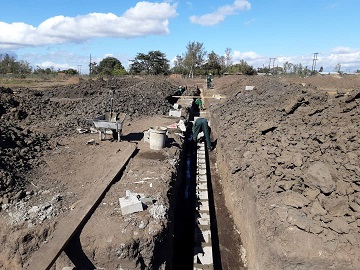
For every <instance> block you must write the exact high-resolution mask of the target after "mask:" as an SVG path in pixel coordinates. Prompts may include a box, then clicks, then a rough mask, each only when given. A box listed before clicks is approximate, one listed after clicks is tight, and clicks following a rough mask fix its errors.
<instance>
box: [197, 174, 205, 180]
mask: <svg viewBox="0 0 360 270" xmlns="http://www.w3.org/2000/svg"><path fill="white" fill-rule="evenodd" d="M197 180H198V181H199V182H207V175H206V174H199V175H198V176H197Z"/></svg>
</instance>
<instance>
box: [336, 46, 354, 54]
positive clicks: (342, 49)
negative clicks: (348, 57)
mask: <svg viewBox="0 0 360 270" xmlns="http://www.w3.org/2000/svg"><path fill="white" fill-rule="evenodd" d="M331 52H332V53H335V54H349V53H354V52H356V50H355V49H353V48H350V47H341V46H340V47H336V48H333V49H332V50H331Z"/></svg>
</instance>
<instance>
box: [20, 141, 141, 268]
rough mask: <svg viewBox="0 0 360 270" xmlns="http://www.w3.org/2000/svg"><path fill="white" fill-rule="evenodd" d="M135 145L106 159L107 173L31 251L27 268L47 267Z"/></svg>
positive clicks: (89, 211) (94, 204) (88, 213)
mask: <svg viewBox="0 0 360 270" xmlns="http://www.w3.org/2000/svg"><path fill="white" fill-rule="evenodd" d="M136 148H137V147H136V145H135V144H130V145H128V146H127V148H126V149H125V150H123V151H120V152H119V155H118V154H116V155H114V156H113V157H111V158H110V159H109V160H107V161H106V164H107V166H109V170H108V172H107V174H106V175H104V177H102V178H101V179H100V180H99V181H96V182H95V183H94V186H93V187H91V188H89V194H86V197H84V198H82V200H80V201H79V203H77V205H76V208H75V209H74V210H72V211H71V212H70V213H69V214H68V216H67V217H65V218H64V219H62V220H61V221H60V222H59V224H58V225H57V227H56V230H55V231H54V233H53V234H52V235H51V238H49V239H47V242H46V243H44V244H43V245H42V246H41V247H40V248H39V249H38V250H37V251H35V252H34V254H33V255H32V257H31V259H30V260H29V262H28V267H27V268H26V269H28V270H43V269H44V270H48V269H50V267H51V266H52V265H53V264H54V262H55V261H56V259H57V258H58V257H59V255H60V254H61V252H62V251H63V250H64V249H65V248H66V246H67V244H68V243H69V241H70V240H71V238H72V237H73V236H74V235H75V233H76V232H77V230H78V229H79V228H80V227H81V226H82V225H83V222H84V221H85V220H86V219H87V218H88V217H89V215H91V214H92V212H93V211H94V210H95V209H96V207H97V206H98V204H99V203H100V202H101V200H102V197H103V195H104V194H105V193H106V191H107V189H108V187H109V186H110V185H111V184H112V183H113V181H114V180H115V179H116V178H117V177H118V175H119V174H120V172H121V171H122V170H123V169H124V167H125V165H126V163H127V162H128V160H129V159H130V158H131V156H132V154H133V153H134V151H135V150H136Z"/></svg>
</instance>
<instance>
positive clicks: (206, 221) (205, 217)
mask: <svg viewBox="0 0 360 270" xmlns="http://www.w3.org/2000/svg"><path fill="white" fill-rule="evenodd" d="M198 215H199V216H198V217H197V218H196V220H197V224H200V225H203V226H210V215H209V214H208V213H206V212H199V213H198Z"/></svg>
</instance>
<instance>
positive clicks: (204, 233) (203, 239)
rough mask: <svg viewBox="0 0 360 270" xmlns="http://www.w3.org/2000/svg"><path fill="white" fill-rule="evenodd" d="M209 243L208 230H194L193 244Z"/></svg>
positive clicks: (209, 233) (209, 232)
mask: <svg viewBox="0 0 360 270" xmlns="http://www.w3.org/2000/svg"><path fill="white" fill-rule="evenodd" d="M210 241H211V231H210V230H201V229H200V228H199V227H197V228H195V243H198V244H199V245H200V244H201V243H210Z"/></svg>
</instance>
